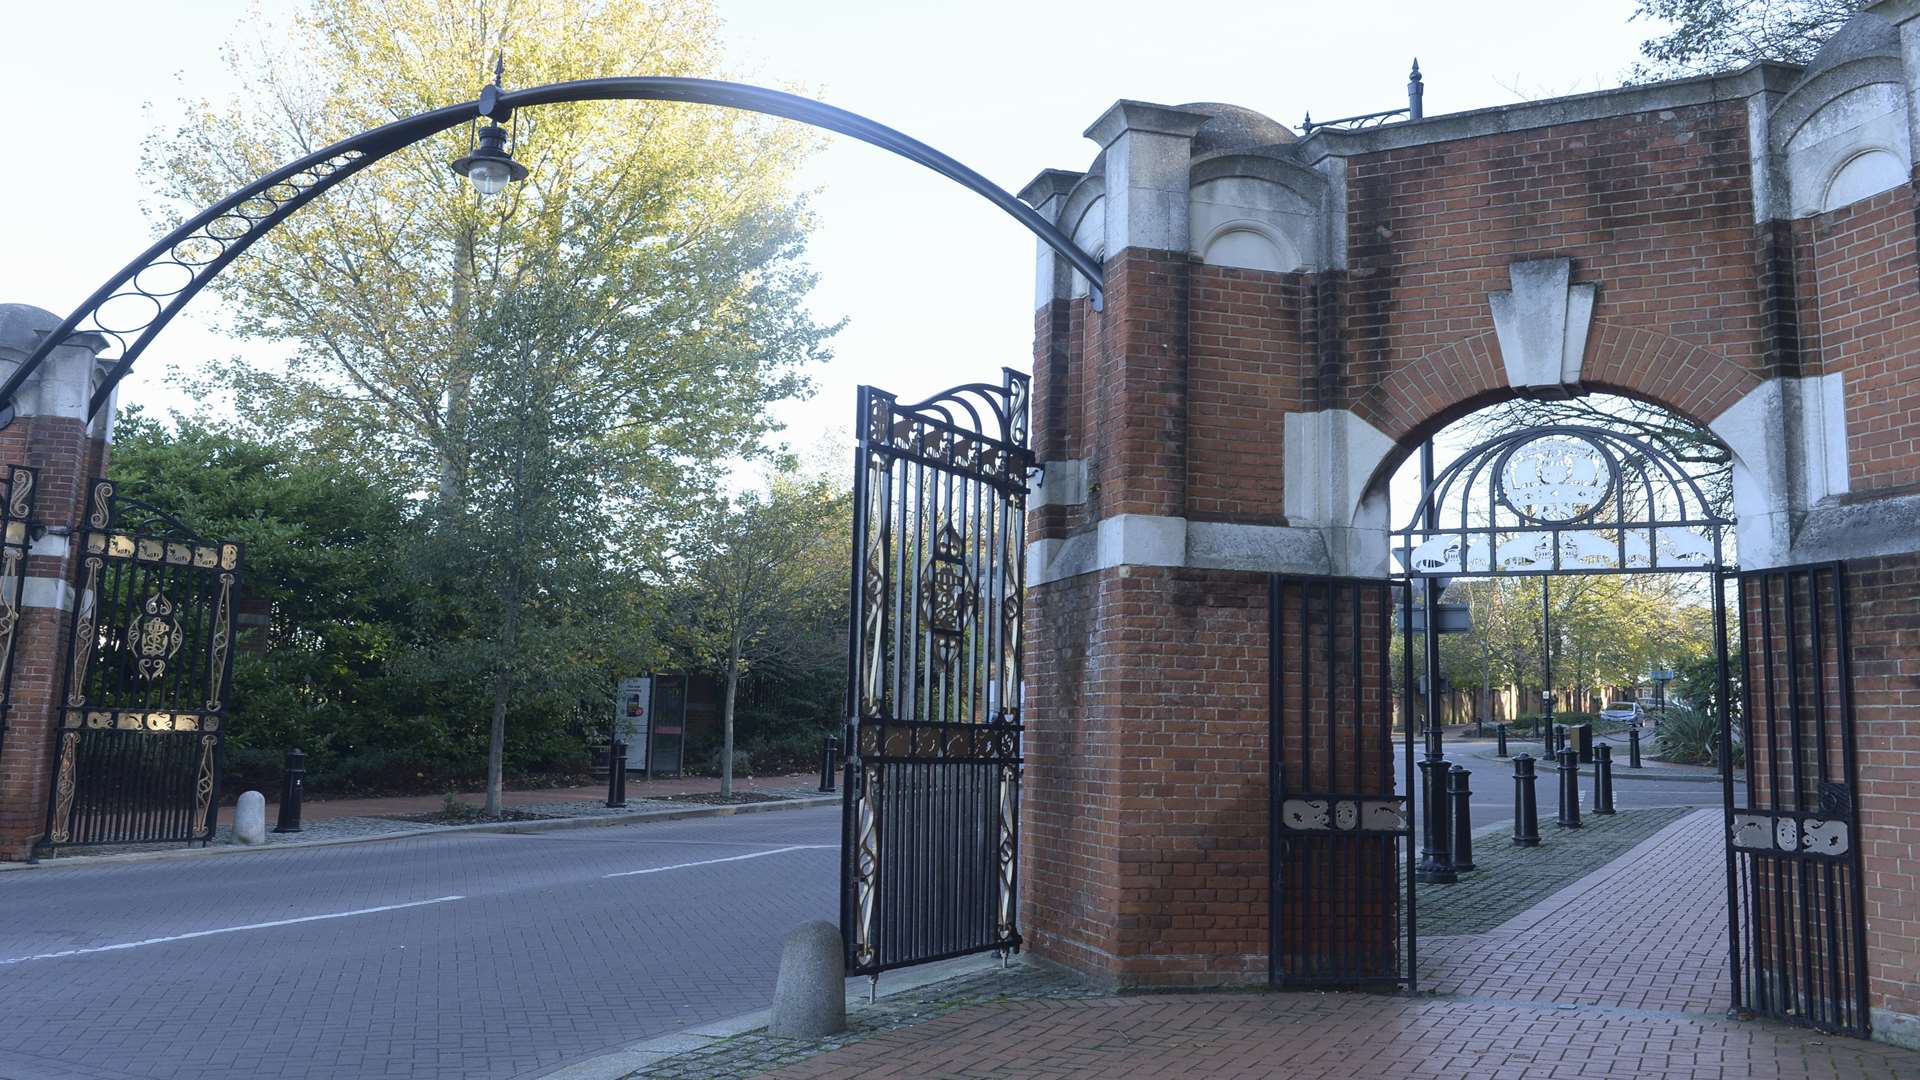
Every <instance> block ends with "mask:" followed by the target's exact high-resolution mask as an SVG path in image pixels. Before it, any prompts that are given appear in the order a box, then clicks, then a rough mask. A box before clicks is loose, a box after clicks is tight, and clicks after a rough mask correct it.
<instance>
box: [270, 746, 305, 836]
mask: <svg viewBox="0 0 1920 1080" xmlns="http://www.w3.org/2000/svg"><path fill="white" fill-rule="evenodd" d="M306 792H307V755H306V754H304V753H302V752H300V751H299V750H289V751H287V764H286V768H285V769H284V770H283V771H282V772H281V776H280V819H279V822H278V823H277V824H276V825H274V827H273V831H274V832H278V833H289V832H299V831H300V802H301V799H302V798H304V797H305V795H306Z"/></svg>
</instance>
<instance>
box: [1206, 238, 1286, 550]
mask: <svg viewBox="0 0 1920 1080" xmlns="http://www.w3.org/2000/svg"><path fill="white" fill-rule="evenodd" d="M1189 273H1190V275H1191V278H1190V280H1191V295H1192V302H1191V306H1190V310H1189V316H1188V317H1189V320H1190V333H1189V337H1188V368H1187V418H1188V419H1187V431H1188V442H1187V502H1186V514H1187V516H1188V517H1190V518H1193V519H1196V520H1200V521H1243V522H1257V523H1262V524H1283V523H1284V520H1285V509H1284V503H1283V499H1284V498H1285V490H1284V484H1283V482H1282V471H1281V470H1280V469H1277V468H1275V467H1274V465H1275V462H1276V461H1277V460H1278V453H1277V451H1278V450H1279V449H1280V448H1281V446H1282V445H1283V435H1284V424H1285V419H1286V414H1287V413H1289V412H1298V411H1300V410H1302V409H1306V408H1311V407H1312V406H1311V405H1309V404H1308V402H1307V399H1306V396H1305V395H1306V389H1307V387H1308V386H1309V385H1310V376H1311V375H1312V372H1313V367H1312V359H1313V345H1314V336H1313V323H1312V312H1313V311H1315V310H1316V305H1315V304H1314V303H1313V287H1314V279H1313V277H1312V276H1311V275H1305V274H1273V273H1266V272H1262V271H1258V270H1236V269H1230V268H1226V267H1219V266H1204V265H1197V264H1196V265H1194V266H1193V267H1191V269H1190V270H1189Z"/></svg>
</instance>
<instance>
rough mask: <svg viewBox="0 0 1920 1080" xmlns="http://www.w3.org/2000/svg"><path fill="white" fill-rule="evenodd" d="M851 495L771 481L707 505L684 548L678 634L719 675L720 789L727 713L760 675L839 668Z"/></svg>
mask: <svg viewBox="0 0 1920 1080" xmlns="http://www.w3.org/2000/svg"><path fill="white" fill-rule="evenodd" d="M852 534H853V529H852V496H851V494H850V493H849V492H848V491H847V490H846V488H845V487H844V486H842V485H836V484H834V483H833V482H831V481H828V480H825V479H810V480H801V479H795V478H781V479H777V480H775V481H774V482H773V484H772V486H771V489H770V490H769V491H768V492H766V493H765V494H762V493H759V492H747V493H744V494H742V495H740V496H738V497H737V498H735V499H734V500H732V501H731V502H716V503H714V504H713V505H712V506H711V507H709V509H708V511H707V513H706V514H705V516H704V517H703V518H702V520H701V522H700V526H699V530H698V533H697V535H696V536H695V537H694V538H693V539H692V541H691V542H690V544H689V552H688V557H687V568H686V576H685V580H684V585H683V588H682V598H683V600H682V603H683V605H684V606H683V607H682V610H683V611H684V612H685V634H686V636H687V638H688V639H689V642H690V644H691V646H692V648H693V650H694V652H695V653H696V655H699V656H700V657H701V658H702V659H703V660H704V661H705V662H706V663H708V664H709V665H711V666H712V667H713V668H714V669H716V670H717V671H718V673H719V674H720V676H721V678H722V680H723V682H724V686H725V692H724V695H723V698H722V705H721V732H722V734H721V751H720V777H721V779H720V791H721V793H722V794H723V795H731V794H732V793H733V756H734V705H735V702H736V700H737V699H738V694H739V685H740V679H741V676H743V675H745V674H747V673H748V672H749V671H751V670H755V669H757V668H760V667H766V666H776V665H785V666H787V667H789V668H806V667H812V668H816V669H817V668H819V667H820V666H821V664H822V662H823V661H824V662H825V663H828V664H837V663H841V662H844V658H845V654H844V652H843V650H844V648H845V645H846V640H845V636H844V635H845V632H846V631H845V612H846V597H847V573H848V570H847V567H848V566H849V565H850V558H851V556H850V545H851V543H852Z"/></svg>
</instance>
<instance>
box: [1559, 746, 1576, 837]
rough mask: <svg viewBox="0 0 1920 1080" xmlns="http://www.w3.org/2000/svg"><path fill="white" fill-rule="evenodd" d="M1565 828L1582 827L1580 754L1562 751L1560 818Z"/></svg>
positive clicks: (1561, 824) (1560, 824)
mask: <svg viewBox="0 0 1920 1080" xmlns="http://www.w3.org/2000/svg"><path fill="white" fill-rule="evenodd" d="M1555 824H1557V825H1559V826H1560V827H1561V828H1563V829H1577V828H1579V827H1580V755H1578V754H1576V753H1574V752H1573V751H1572V750H1564V749H1563V750H1561V751H1560V820H1559V821H1558V822H1556V823H1555Z"/></svg>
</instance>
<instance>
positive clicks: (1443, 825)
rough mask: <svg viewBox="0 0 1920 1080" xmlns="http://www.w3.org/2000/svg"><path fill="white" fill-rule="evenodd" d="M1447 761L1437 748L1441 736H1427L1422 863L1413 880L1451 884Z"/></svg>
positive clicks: (1423, 768)
mask: <svg viewBox="0 0 1920 1080" xmlns="http://www.w3.org/2000/svg"><path fill="white" fill-rule="evenodd" d="M1446 773H1448V761H1446V753H1444V751H1442V748H1440V732H1438V730H1430V732H1427V759H1425V761H1421V826H1423V828H1421V863H1419V867H1415V871H1413V880H1419V882H1434V884H1452V882H1455V880H1459V878H1457V876H1455V874H1453V853H1452V846H1453V836H1452V832H1450V830H1448V817H1450V815H1448V799H1446Z"/></svg>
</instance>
